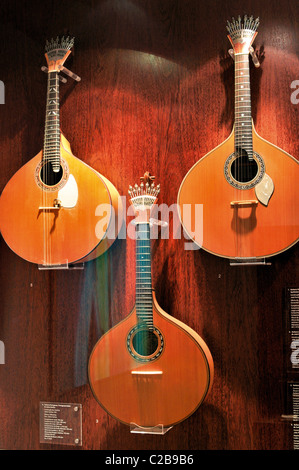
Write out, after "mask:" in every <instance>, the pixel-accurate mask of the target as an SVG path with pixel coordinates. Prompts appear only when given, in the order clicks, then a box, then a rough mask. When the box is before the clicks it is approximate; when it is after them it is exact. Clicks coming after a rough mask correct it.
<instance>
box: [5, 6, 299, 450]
mask: <svg viewBox="0 0 299 470" xmlns="http://www.w3.org/2000/svg"><path fill="white" fill-rule="evenodd" d="M244 13H248V14H253V15H254V16H259V17H260V21H261V23H260V26H259V34H258V36H257V38H256V41H255V45H256V48H257V50H258V52H259V56H260V59H261V63H262V64H261V67H260V69H255V68H254V67H252V69H251V79H252V80H251V89H252V107H253V109H252V111H253V112H252V115H253V119H254V123H255V127H256V130H257V132H258V134H259V135H260V136H262V137H263V138H264V139H266V140H268V141H269V142H271V143H273V144H275V145H277V146H279V147H280V148H282V149H283V150H285V151H286V152H288V153H290V154H291V155H293V156H294V157H295V158H298V156H299V140H298V129H299V115H298V111H299V104H297V105H296V104H293V103H292V102H291V99H290V97H291V93H292V91H293V90H292V89H291V87H290V86H291V83H292V81H294V80H299V60H298V54H299V49H298V44H299V37H298V34H299V28H298V18H299V4H298V1H297V0H285V1H284V2H281V1H279V0H264V1H263V2H260V1H258V0H249V1H248V0H247V1H245V0H238V1H232V0H230V1H228V0H211V1H203V0H201V1H197V0H188V1H183V0H164V1H160V0H151V1H149V0H146V1H141V0H134V1H133V0H123V1H120V0H109V1H104V0H101V1H96V0H94V1H92V0H90V1H79V0H73V1H69V0H66V1H64V2H58V1H56V0H52V1H51V0H49V2H47V8H46V7H45V4H44V3H43V2H37V1H31V2H28V1H27V0H25V1H23V2H21V3H20V2H16V1H2V2H1V5H0V22H1V28H0V40H1V45H2V46H1V54H0V71H1V75H0V79H1V80H2V81H3V82H4V84H5V105H0V138H1V140H0V149H1V150H0V152H1V160H0V190H1V191H2V190H3V188H4V186H5V184H6V183H7V181H8V180H9V179H10V178H11V177H12V176H13V175H14V173H15V172H16V171H17V170H18V169H19V168H20V167H21V166H22V165H24V164H25V163H26V162H27V161H29V160H30V159H31V158H32V157H33V156H34V155H36V154H37V153H38V152H39V151H40V150H41V149H42V145H43V132H44V115H45V105H46V86H47V77H46V75H45V74H44V73H43V72H42V71H41V69H40V68H41V66H43V65H45V58H44V56H43V54H44V45H45V41H46V39H50V38H51V37H52V36H54V37H56V36H57V35H60V34H68V33H69V34H70V35H73V36H75V38H76V39H75V47H74V54H73V56H72V59H70V60H69V61H68V64H67V67H68V68H69V69H71V70H72V71H74V72H75V73H76V74H78V75H79V76H80V77H81V78H82V80H81V82H79V83H75V82H73V81H72V80H70V79H68V81H67V83H66V84H64V85H63V84H61V86H60V96H61V113H60V116H61V118H60V119H61V130H62V132H63V133H64V135H65V137H66V138H67V139H68V141H69V142H70V145H71V148H72V151H73V153H74V155H75V156H77V157H78V158H80V159H82V160H83V161H84V162H86V163H87V164H88V165H90V166H91V167H93V168H94V169H95V170H97V171H99V172H100V173H101V174H102V175H104V176H105V177H106V178H108V180H110V181H111V182H112V183H113V185H114V186H115V187H116V188H117V190H118V191H119V193H120V194H121V195H122V196H126V195H127V191H128V186H129V185H130V184H134V183H135V182H137V183H139V181H140V180H139V178H140V176H142V175H143V174H144V172H145V171H146V170H148V171H150V172H151V173H152V174H153V175H155V176H156V180H155V182H157V183H160V184H161V192H160V195H159V202H160V203H162V202H163V203H165V204H167V205H171V204H175V203H176V200H177V193H178V189H179V186H180V184H181V181H182V179H183V177H184V176H185V174H186V173H187V171H188V170H189V169H190V168H191V166H192V165H193V164H194V163H195V162H196V161H198V159H199V158H201V157H202V156H204V155H205V154H206V153H207V152H208V151H210V150H212V149H213V148H214V147H215V146H216V145H219V144H220V143H221V142H223V141H224V140H225V139H226V138H227V136H228V135H229V133H230V132H231V129H232V125H233V116H234V110H233V103H234V76H233V71H234V67H233V63H232V60H231V58H230V56H229V54H228V52H227V51H228V49H229V47H230V44H229V41H228V39H227V37H226V28H225V26H226V20H227V19H230V18H231V17H232V16H235V17H236V16H237V15H238V14H241V15H242V14H244ZM251 65H252V64H251ZM127 206H128V201H127ZM173 219H174V220H173ZM175 219H176V217H175V216H174V217H173V218H172V217H171V218H170V224H169V225H170V237H169V239H161V238H159V239H157V240H153V243H152V251H153V284H154V287H155V290H156V297H157V301H158V303H159V305H160V306H161V308H162V309H163V310H164V311H165V312H167V313H169V314H170V315H172V316H173V317H174V318H177V319H178V320H180V321H182V322H184V323H185V324H187V325H189V326H190V327H191V328H193V329H194V330H195V331H196V332H197V333H198V334H199V335H200V336H201V337H202V338H203V339H204V341H205V342H206V343H207V345H208V347H209V349H210V350H211V353H212V356H213V359H214V364H215V378H214V384H213V387H212V390H211V392H210V394H209V396H208V398H207V401H206V402H205V403H204V404H203V406H202V407H200V408H199V409H198V410H197V411H196V413H194V414H193V415H192V416H191V417H190V418H189V419H188V420H186V421H184V422H182V423H181V424H179V425H177V426H175V427H174V428H173V429H171V430H170V431H169V432H168V433H167V434H165V435H164V436H153V435H136V434H130V431H129V429H128V427H127V426H125V425H122V424H119V423H118V422H116V421H115V420H114V419H112V418H111V417H109V416H108V415H107V414H106V413H105V412H104V410H102V409H101V407H100V406H99V405H98V404H97V402H96V401H95V399H94V397H93V395H92V392H91V390H90V387H89V385H88V381H87V364H88V358H89V354H90V352H91V350H92V348H93V346H94V344H95V343H96V342H97V340H98V339H99V338H100V337H101V335H102V334H103V333H104V332H106V331H107V330H108V329H109V328H110V327H111V326H113V325H115V324H116V323H117V322H119V321H120V320H122V319H123V318H124V317H125V316H126V315H128V313H129V312H130V311H131V309H132V307H133V304H134V294H135V291H134V288H135V243H134V241H133V240H131V239H130V238H127V239H125V237H122V238H120V239H119V240H117V241H116V242H115V243H114V244H113V246H112V247H111V248H110V249H109V250H108V252H107V253H105V254H104V255H102V256H101V257H99V258H97V259H96V260H94V261H90V262H88V263H86V264H85V266H84V269H83V270H69V271H39V270H38V269H37V267H36V266H35V265H32V264H30V263H27V262H26V261H24V260H22V259H21V258H19V257H17V256H16V255H15V254H14V253H13V252H12V251H11V250H10V249H9V248H8V247H7V245H6V243H5V242H4V240H3V239H2V238H1V239H0V259H1V264H0V340H1V341H3V342H4V343H5V364H4V365H1V364H0V403H1V406H0V448H3V449H43V450H50V449H53V450H54V449H70V448H71V449H73V448H76V447H75V446H71V447H69V446H64V445H60V446H58V445H50V444H40V439H39V403H40V401H49V402H50V401H53V402H58V403H80V404H82V409H83V425H82V433H83V435H82V441H83V445H82V447H80V449H101V450H105V449H106V450H117V449H125V450H138V449H149V450H156V449H160V450H163V449H165V450H172V449H173V450H179V449H187V450H196V449H198V450H205V449H207V450H222V449H225V450H230V449H232V450H236V449H245V450H251V449H257V450H259V449H267V450H270V449H273V450H278V449H292V445H293V443H292V435H291V433H290V429H289V426H288V424H286V423H284V422H282V421H281V415H282V414H283V412H284V396H283V387H282V384H283V377H284V369H283V366H284V361H283V339H284V330H283V325H284V323H285V322H284V317H283V289H284V288H285V287H287V286H298V246H297V245H296V246H294V247H292V248H291V249H290V250H288V251H286V252H284V253H282V254H281V255H278V256H276V257H274V258H272V259H271V265H267V266H251V267H248V266H237V267H235V266H230V264H229V261H228V260H225V259H222V258H218V257H215V256H213V255H211V254H209V253H207V252H204V251H203V250H186V249H185V248H186V243H188V241H187V240H186V239H185V238H184V235H183V233H182V231H181V228H180V226H178V225H177V223H176V220H175ZM129 221H130V217H128V218H127V220H126V223H127V224H128V222H129ZM172 222H173V223H172ZM20 236H22V234H21V233H20ZM187 246H188V247H190V245H187ZM78 448H79V447H78Z"/></svg>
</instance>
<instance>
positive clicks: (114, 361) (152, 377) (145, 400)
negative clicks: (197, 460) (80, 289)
mask: <svg viewBox="0 0 299 470" xmlns="http://www.w3.org/2000/svg"><path fill="white" fill-rule="evenodd" d="M153 321H154V325H155V328H157V329H158V330H159V331H160V333H161V335H162V338H163V339H162V343H161V338H160V340H159V344H158V347H157V351H159V348H162V352H161V354H159V352H158V357H157V358H156V359H154V360H152V361H148V362H144V361H143V362H142V361H140V360H136V359H135V358H134V357H133V356H132V354H131V353H130V352H129V349H128V347H130V348H132V340H129V341H128V334H129V332H130V330H131V329H132V328H134V326H136V324H137V316H136V306H135V307H134V309H133V311H132V312H131V314H130V315H129V316H128V317H126V318H125V319H124V320H123V321H122V322H120V323H119V324H117V325H116V326H115V327H114V328H112V329H111V330H109V331H108V332H107V333H106V334H105V335H104V336H103V337H102V338H101V339H100V340H99V341H98V343H97V344H96V345H95V347H94V349H93V351H92V354H91V356H90V361H89V381H90V384H91V388H92V391H93V394H94V396H95V398H96V399H97V401H98V402H99V403H100V405H101V406H102V407H103V408H104V409H105V410H106V411H107V412H108V413H109V414H111V415H112V416H113V417H114V418H116V419H118V420H119V421H121V422H123V423H125V424H128V425H130V424H133V423H134V424H136V425H138V426H142V427H153V426H157V425H161V426H164V427H167V426H171V425H173V424H176V423H178V422H180V421H182V420H184V419H185V418H187V417H188V416H189V415H190V414H191V413H193V412H194V411H195V410H196V409H197V407H198V406H199V405H200V404H201V403H202V402H203V400H204V399H205V397H206V396H207V393H208V392H209V389H210V387H211V384H212V381H213V374H214V369H213V360H212V357H211V354H210V352H209V349H208V347H207V346H206V344H205V343H204V341H203V340H202V338H201V337H200V336H199V335H198V334H197V333H195V331H193V330H192V329H191V328H189V327H188V326H186V325H185V324H184V323H182V322H180V321H178V320H176V319H174V318H172V317H171V316H170V315H168V314H167V313H165V312H164V311H163V310H162V309H161V308H160V307H159V305H158V304H157V301H156V299H155V296H154V295H153ZM132 351H133V353H134V348H132Z"/></svg>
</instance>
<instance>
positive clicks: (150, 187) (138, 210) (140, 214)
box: [128, 172, 160, 222]
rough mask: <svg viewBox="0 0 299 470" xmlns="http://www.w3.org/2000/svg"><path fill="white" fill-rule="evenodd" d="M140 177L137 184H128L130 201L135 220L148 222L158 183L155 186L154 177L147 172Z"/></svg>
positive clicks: (157, 190) (156, 194) (157, 191)
mask: <svg viewBox="0 0 299 470" xmlns="http://www.w3.org/2000/svg"><path fill="white" fill-rule="evenodd" d="M140 179H141V183H140V185H139V186H138V184H135V186H134V187H133V186H129V191H128V193H129V196H130V203H131V204H132V206H133V208H134V213H135V216H136V222H149V219H150V212H151V209H152V207H153V206H154V205H155V204H156V202H157V200H158V194H159V192H160V185H159V184H158V185H157V186H155V183H154V179H155V177H154V176H151V175H150V173H149V172H146V173H144V176H142V177H141V178H140Z"/></svg>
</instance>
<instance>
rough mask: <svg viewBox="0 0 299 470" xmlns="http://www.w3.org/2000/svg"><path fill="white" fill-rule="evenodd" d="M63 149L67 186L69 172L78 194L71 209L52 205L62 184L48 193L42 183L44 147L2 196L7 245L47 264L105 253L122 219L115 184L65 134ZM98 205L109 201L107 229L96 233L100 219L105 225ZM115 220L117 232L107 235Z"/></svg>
mask: <svg viewBox="0 0 299 470" xmlns="http://www.w3.org/2000/svg"><path fill="white" fill-rule="evenodd" d="M60 150H61V158H62V161H64V162H65V165H62V166H63V167H64V173H63V176H62V180H65V187H67V185H68V182H69V181H70V175H72V177H71V178H73V179H74V180H75V182H76V184H77V190H78V198H77V201H76V203H75V205H74V206H73V207H69V208H66V207H60V208H58V209H57V208H56V209H55V208H54V207H53V201H54V200H55V199H59V198H60V194H61V193H59V184H60V183H58V185H57V187H55V186H52V187H51V190H50V191H48V190H45V187H44V186H43V185H42V183H41V179H40V173H39V168H40V163H41V160H42V151H41V152H40V153H39V154H38V155H36V156H35V157H34V158H33V159H31V160H30V161H29V162H28V163H26V164H25V165H24V166H23V167H22V168H20V170H19V171H17V172H16V173H15V175H14V176H13V177H12V178H11V179H10V180H9V182H8V183H7V185H6V186H5V188H4V190H3V192H2V195H1V198H0V229H1V233H2V236H3V238H4V240H5V241H6V243H7V244H8V246H9V247H10V248H11V249H12V250H13V251H14V252H15V253H16V254H17V255H19V256H20V257H22V258H24V259H25V260H27V261H30V262H32V263H37V264H40V265H46V266H47V265H49V266H51V265H65V264H70V263H76V262H82V261H88V260H90V259H93V258H95V257H97V256H99V255H101V254H102V253H103V252H104V251H105V250H107V249H108V248H109V246H110V245H111V244H112V243H113V241H114V239H115V237H117V234H118V225H121V224H118V221H119V219H121V218H122V209H121V208H119V207H118V193H117V191H116V189H115V188H114V186H113V185H112V184H111V183H110V182H109V181H108V180H107V179H106V178H104V177H103V176H102V175H100V174H99V173H98V172H96V171H95V170H93V169H92V168H91V167H89V166H88V165H86V164H85V163H84V162H82V161H81V160H79V159H78V158H76V157H75V156H74V155H73V154H72V152H71V148H70V145H69V143H68V141H67V140H66V139H65V137H64V136H63V135H62V134H61V145H60ZM42 186H43V187H42ZM46 189H47V188H46ZM60 189H64V188H60ZM100 204H106V206H105V210H106V212H105V213H103V215H102V222H103V226H104V230H100V231H96V226H97V223H100V224H101V216H98V215H96V209H97V207H98V206H99V205H100ZM43 207H49V208H50V209H42V208H43ZM51 208H52V209H51ZM114 216H115V219H114ZM103 218H104V219H105V220H103ZM106 221H107V223H106V224H105V223H104V222H106ZM113 223H115V236H114V237H113V236H112V237H111V238H108V237H107V231H108V229H109V226H110V224H113ZM111 233H112V234H113V230H112V232H111Z"/></svg>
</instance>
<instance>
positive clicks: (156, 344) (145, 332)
mask: <svg viewBox="0 0 299 470" xmlns="http://www.w3.org/2000/svg"><path fill="white" fill-rule="evenodd" d="M127 348H128V351H129V353H130V354H131V356H132V357H133V358H134V359H135V360H136V361H140V362H150V361H154V360H155V359H157V358H158V357H159V356H160V354H162V351H163V348H164V340H163V336H162V333H161V332H160V331H159V330H158V328H156V327H155V326H152V327H149V326H147V325H145V324H137V325H135V326H134V328H132V330H131V331H130V332H129V334H128V336H127Z"/></svg>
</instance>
